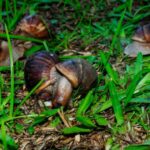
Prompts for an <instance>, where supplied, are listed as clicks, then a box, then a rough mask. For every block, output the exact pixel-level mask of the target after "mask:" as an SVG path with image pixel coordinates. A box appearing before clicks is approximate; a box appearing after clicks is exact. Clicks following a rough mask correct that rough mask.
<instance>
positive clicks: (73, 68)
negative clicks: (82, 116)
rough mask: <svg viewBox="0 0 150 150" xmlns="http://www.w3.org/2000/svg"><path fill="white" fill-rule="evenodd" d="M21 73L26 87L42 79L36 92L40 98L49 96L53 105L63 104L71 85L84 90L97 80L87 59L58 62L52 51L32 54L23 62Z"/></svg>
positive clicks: (66, 100)
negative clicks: (42, 81) (23, 66)
mask: <svg viewBox="0 0 150 150" xmlns="http://www.w3.org/2000/svg"><path fill="white" fill-rule="evenodd" d="M24 74H25V83H26V87H27V89H28V90H31V89H32V88H33V87H34V86H35V85H36V84H37V83H38V82H39V81H40V80H42V79H44V81H45V82H44V83H43V84H42V85H41V86H40V87H39V88H38V89H37V91H36V93H37V94H38V95H39V96H40V97H41V98H43V99H47V100H49V99H51V100H52V107H58V106H66V105H67V103H68V101H69V99H70V97H71V94H72V91H73V89H74V88H77V87H81V89H82V91H87V90H89V89H90V88H91V86H92V84H93V83H94V81H95V80H96V79H97V73H96V70H95V69H94V68H93V67H92V65H91V64H89V63H88V62H87V61H86V60H84V59H71V60H67V61H64V62H59V60H58V57H57V56H56V55H55V54H51V53H48V52H38V53H35V54H34V55H33V56H31V57H30V58H29V59H28V60H27V62H26V64H25V69H24Z"/></svg>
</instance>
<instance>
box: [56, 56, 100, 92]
mask: <svg viewBox="0 0 150 150" xmlns="http://www.w3.org/2000/svg"><path fill="white" fill-rule="evenodd" d="M56 68H57V69H58V70H59V71H60V72H61V73H62V74H63V75H64V76H65V77H66V78H67V79H68V80H69V81H70V82H71V83H72V85H73V87H74V88H76V87H78V86H79V85H80V86H81V88H82V90H85V91H86V90H88V89H89V88H90V87H91V85H92V83H93V82H94V81H95V80H96V78H97V73H96V70H95V69H94V68H93V67H92V65H91V64H89V63H88V62H87V61H86V60H84V59H71V60H68V61H65V62H62V63H58V64H56Z"/></svg>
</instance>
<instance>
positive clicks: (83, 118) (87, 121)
mask: <svg viewBox="0 0 150 150" xmlns="http://www.w3.org/2000/svg"><path fill="white" fill-rule="evenodd" d="M76 119H77V120H78V121H79V122H80V123H81V124H82V125H84V126H86V127H90V128H93V127H96V126H95V124H94V123H93V122H92V120H91V119H90V118H88V117H86V116H77V117H76Z"/></svg>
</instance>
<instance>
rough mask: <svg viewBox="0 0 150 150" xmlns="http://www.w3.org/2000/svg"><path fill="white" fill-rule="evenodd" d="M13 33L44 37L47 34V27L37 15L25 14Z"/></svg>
mask: <svg viewBox="0 0 150 150" xmlns="http://www.w3.org/2000/svg"><path fill="white" fill-rule="evenodd" d="M15 33H17V34H18V33H19V34H24V35H28V36H32V37H35V38H44V37H47V36H48V29H47V27H46V25H45V23H44V21H43V20H42V18H41V17H40V16H38V15H29V16H25V17H24V18H23V19H22V20H21V21H20V23H19V25H18V26H17V28H16V30H15Z"/></svg>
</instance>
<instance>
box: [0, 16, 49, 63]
mask: <svg viewBox="0 0 150 150" xmlns="http://www.w3.org/2000/svg"><path fill="white" fill-rule="evenodd" d="M1 32H4V31H3V26H2V24H0V33H1ZM14 34H17V35H23V36H28V37H30V36H32V37H35V38H44V37H47V36H48V29H47V28H46V25H45V24H44V22H43V20H42V19H41V18H40V16H38V15H29V16H25V17H24V18H23V19H22V20H21V21H20V23H19V25H18V26H17V27H16V29H15V31H14ZM32 45H33V43H32V42H31V41H22V40H12V50H13V62H15V61H17V60H18V59H19V58H21V57H22V56H23V55H24V52H25V51H26V50H27V49H29V48H31V47H32ZM9 65H10V59H9V49H8V43H7V42H6V41H1V42H0V66H9Z"/></svg>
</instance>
